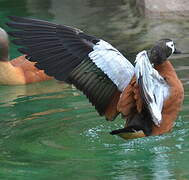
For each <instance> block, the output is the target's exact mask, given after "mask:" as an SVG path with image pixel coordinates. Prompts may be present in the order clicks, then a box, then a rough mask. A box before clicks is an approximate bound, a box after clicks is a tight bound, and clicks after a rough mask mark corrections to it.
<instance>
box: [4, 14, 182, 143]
mask: <svg viewBox="0 0 189 180" xmlns="http://www.w3.org/2000/svg"><path fill="white" fill-rule="evenodd" d="M9 18H10V21H9V22H7V23H6V24H7V25H8V26H9V27H10V28H13V29H16V30H13V31H11V32H9V35H11V36H13V37H14V38H15V39H14V40H13V43H15V44H16V45H19V46H22V47H21V48H19V49H18V50H19V51H20V52H21V53H23V54H26V59H28V60H29V61H31V62H36V64H35V66H36V67H37V68H38V69H40V70H44V72H45V73H46V74H47V75H49V76H53V77H54V78H55V79H57V80H59V81H63V82H65V83H68V84H72V85H74V86H75V87H76V88H77V89H78V90H80V91H82V92H83V94H84V95H85V96H86V97H87V98H88V100H89V102H90V103H91V104H92V105H93V106H94V107H95V109H96V111H97V112H98V114H99V115H100V116H104V117H105V119H106V120H108V121H113V120H115V119H116V117H117V116H118V115H121V117H122V118H123V120H124V121H125V125H124V127H123V128H120V129H116V130H113V131H111V132H110V134H111V135H118V136H120V137H122V138H124V139H126V140H128V139H135V138H142V137H147V136H156V135H162V134H165V133H168V132H170V131H172V129H173V127H174V124H175V121H176V119H177V116H178V113H179V111H180V110H181V107H182V103H183V99H184V89H183V85H182V82H181V81H180V79H179V78H178V76H177V74H176V71H175V69H174V67H173V65H172V64H171V61H170V60H168V58H169V57H170V56H171V55H172V54H180V53H181V51H179V50H177V49H176V47H175V43H174V42H173V40H171V39H161V40H158V41H157V42H155V43H154V45H153V46H152V48H151V49H149V50H142V51H141V52H139V53H138V54H137V55H136V60H135V65H133V64H131V62H130V61H129V60H128V59H127V58H126V57H124V56H123V54H121V52H119V51H118V50H117V49H116V48H114V47H113V46H112V45H111V44H110V43H108V42H106V41H105V40H103V39H100V38H97V37H96V36H93V35H89V34H87V33H85V32H83V31H81V30H80V29H77V28H74V27H70V26H66V25H60V24H55V23H52V22H49V21H44V20H39V19H32V18H25V17H17V16H9Z"/></svg>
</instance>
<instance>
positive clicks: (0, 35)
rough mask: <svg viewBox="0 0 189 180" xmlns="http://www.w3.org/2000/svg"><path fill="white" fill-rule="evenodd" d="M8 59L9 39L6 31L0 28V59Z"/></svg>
mask: <svg viewBox="0 0 189 180" xmlns="http://www.w3.org/2000/svg"><path fill="white" fill-rule="evenodd" d="M8 59H9V40H8V35H7V33H6V31H5V30H4V29H2V28H0V61H7V60H8Z"/></svg>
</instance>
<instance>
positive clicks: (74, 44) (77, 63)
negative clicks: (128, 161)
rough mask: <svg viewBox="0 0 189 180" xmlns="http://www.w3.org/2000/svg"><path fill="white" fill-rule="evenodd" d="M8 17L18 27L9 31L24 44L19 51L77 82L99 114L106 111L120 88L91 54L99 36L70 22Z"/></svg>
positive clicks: (58, 75) (60, 77) (61, 77)
mask: <svg viewBox="0 0 189 180" xmlns="http://www.w3.org/2000/svg"><path fill="white" fill-rule="evenodd" d="M9 18H10V19H11V20H12V21H11V22H8V23H7V25H8V26H9V27H12V28H15V29H17V30H16V31H13V32H9V34H10V35H11V36H13V37H15V38H16V39H14V40H13V43H15V44H16V45H19V46H23V48H19V51H20V52H21V53H23V54H26V57H27V59H28V60H30V61H34V62H36V67H37V68H39V69H43V70H44V71H45V73H46V74H48V75H50V76H54V77H55V78H56V79H57V80H61V81H65V82H67V83H70V84H74V85H75V86H76V88H78V89H79V90H81V91H82V92H83V93H84V94H85V95H86V96H87V97H88V99H89V101H90V102H91V103H92V105H94V106H95V108H96V109H97V111H98V112H99V114H100V115H104V114H105V111H106V108H107V106H108V105H109V103H110V102H111V99H112V97H113V96H114V94H115V93H116V92H117V91H118V89H117V86H116V85H115V84H114V83H113V82H112V81H111V80H110V79H109V78H108V76H107V75H106V74H105V73H104V72H103V71H102V70H101V69H99V68H98V67H97V66H96V65H95V64H94V63H93V62H92V60H91V59H89V57H88V54H89V53H90V52H91V51H93V46H94V45H95V44H96V43H97V42H99V39H98V38H96V37H94V36H90V35H87V34H85V33H83V32H82V31H81V30H79V29H75V28H71V27H69V26H64V25H57V24H55V23H51V22H47V21H43V20H36V19H28V18H21V17H13V16H10V17H9Z"/></svg>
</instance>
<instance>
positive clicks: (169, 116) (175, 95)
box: [152, 61, 184, 135]
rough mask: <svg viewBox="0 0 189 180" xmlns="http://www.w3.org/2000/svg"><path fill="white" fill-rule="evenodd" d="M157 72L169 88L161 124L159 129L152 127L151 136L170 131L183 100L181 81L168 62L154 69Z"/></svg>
mask: <svg viewBox="0 0 189 180" xmlns="http://www.w3.org/2000/svg"><path fill="white" fill-rule="evenodd" d="M156 69H157V70H158V72H159V73H160V74H161V76H163V77H164V78H165V80H166V81H167V83H168V84H169V86H170V96H169V97H168V99H167V100H166V101H165V102H164V105H163V110H162V122H161V124H160V127H157V126H155V125H154V126H153V129H152V135H159V134H163V133H166V132H169V131H170V130H172V128H173V126H174V122H175V120H176V118H177V115H178V113H179V111H180V109H181V106H182V103H183V99H184V89H183V85H182V83H181V81H180V80H179V78H178V77H177V74H176V72H175V70H174V68H173V66H172V65H171V63H170V62H169V61H165V62H164V63H163V64H161V65H159V66H158V67H156Z"/></svg>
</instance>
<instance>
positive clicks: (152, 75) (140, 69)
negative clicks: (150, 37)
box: [135, 51, 169, 126]
mask: <svg viewBox="0 0 189 180" xmlns="http://www.w3.org/2000/svg"><path fill="white" fill-rule="evenodd" d="M135 74H136V78H137V81H138V85H139V89H140V92H141V96H142V98H143V101H144V102H145V105H146V106H147V107H148V109H149V111H150V113H151V116H152V120H153V122H154V123H155V125H157V126H159V124H160V122H161V119H162V114H161V112H162V108H163V103H164V101H165V99H166V98H167V97H168V96H169V86H168V84H167V82H166V81H165V80H164V78H163V77H162V76H161V75H160V74H159V73H158V71H156V70H155V69H154V68H153V67H152V65H151V63H150V61H149V58H148V55H147V52H146V51H142V52H140V53H139V54H138V55H137V57H136V65H135Z"/></svg>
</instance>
